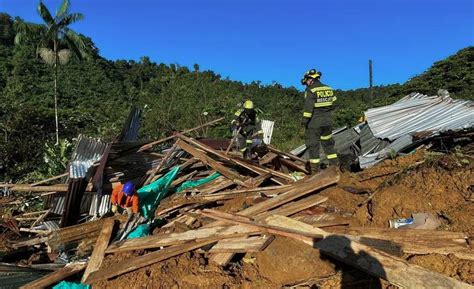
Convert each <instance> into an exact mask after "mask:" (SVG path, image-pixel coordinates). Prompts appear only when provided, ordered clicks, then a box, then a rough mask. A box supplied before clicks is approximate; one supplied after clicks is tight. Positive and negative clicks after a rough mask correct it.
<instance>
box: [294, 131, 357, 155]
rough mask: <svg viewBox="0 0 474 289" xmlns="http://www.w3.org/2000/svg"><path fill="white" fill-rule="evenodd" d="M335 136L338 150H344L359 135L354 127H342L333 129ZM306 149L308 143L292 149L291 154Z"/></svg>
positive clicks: (297, 153) (355, 140)
mask: <svg viewBox="0 0 474 289" xmlns="http://www.w3.org/2000/svg"><path fill="white" fill-rule="evenodd" d="M332 135H333V136H334V142H335V144H336V150H337V151H342V150H345V149H347V148H348V147H350V146H351V145H352V144H354V143H355V142H357V141H358V139H359V135H358V133H357V131H356V130H355V129H354V128H351V129H347V127H345V126H344V127H340V128H337V129H335V130H333V131H332ZM305 151H306V145H304V144H303V145H300V146H299V147H297V148H294V149H293V150H291V151H290V153H291V154H293V155H296V156H299V155H301V154H302V153H304V152H305Z"/></svg>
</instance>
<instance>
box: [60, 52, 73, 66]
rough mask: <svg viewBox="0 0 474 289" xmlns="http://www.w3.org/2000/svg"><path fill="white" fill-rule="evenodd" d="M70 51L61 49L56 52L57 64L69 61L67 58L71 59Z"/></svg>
mask: <svg viewBox="0 0 474 289" xmlns="http://www.w3.org/2000/svg"><path fill="white" fill-rule="evenodd" d="M71 55H72V52H71V50H69V49H61V50H59V52H58V60H59V64H61V65H64V64H67V63H68V62H69V59H71Z"/></svg>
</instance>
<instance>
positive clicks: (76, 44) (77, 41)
mask: <svg viewBox="0 0 474 289" xmlns="http://www.w3.org/2000/svg"><path fill="white" fill-rule="evenodd" d="M63 40H64V41H65V42H66V44H67V46H68V47H69V49H71V51H72V53H73V54H74V55H75V56H77V57H78V58H79V59H82V58H83V57H86V56H87V47H86V43H85V41H84V38H83V37H82V36H81V35H79V34H77V33H76V32H74V31H72V30H71V29H66V34H65V35H64V38H63Z"/></svg>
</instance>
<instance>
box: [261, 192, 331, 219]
mask: <svg viewBox="0 0 474 289" xmlns="http://www.w3.org/2000/svg"><path fill="white" fill-rule="evenodd" d="M327 200H328V198H327V197H323V196H320V195H316V194H315V195H311V196H309V197H306V198H304V199H301V200H298V201H295V202H292V203H288V204H285V205H283V206H281V207H279V208H277V209H275V210H271V211H268V212H266V213H264V214H262V215H259V216H258V218H259V219H261V218H265V217H266V216H269V215H282V216H291V215H294V214H296V213H298V212H301V211H303V210H306V209H307V208H310V207H312V206H316V205H318V204H321V203H324V202H326V201H327Z"/></svg>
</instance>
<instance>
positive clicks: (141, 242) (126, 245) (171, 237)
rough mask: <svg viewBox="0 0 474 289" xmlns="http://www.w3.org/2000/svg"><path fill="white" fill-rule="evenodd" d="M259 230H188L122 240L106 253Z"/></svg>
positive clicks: (232, 236) (225, 228)
mask: <svg viewBox="0 0 474 289" xmlns="http://www.w3.org/2000/svg"><path fill="white" fill-rule="evenodd" d="M258 232H259V230H255V229H251V228H248V227H244V226H219V227H211V228H201V229H197V230H189V231H186V232H183V233H169V234H158V235H152V236H147V237H143V238H137V239H130V240H124V241H121V242H118V243H114V244H111V245H110V246H109V247H108V248H107V250H106V253H117V252H125V251H131V250H143V249H152V248H159V247H164V246H170V245H175V244H182V243H185V242H189V241H203V240H208V239H210V238H221V239H225V238H235V237H238V236H246V235H248V234H250V233H258Z"/></svg>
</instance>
